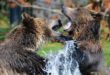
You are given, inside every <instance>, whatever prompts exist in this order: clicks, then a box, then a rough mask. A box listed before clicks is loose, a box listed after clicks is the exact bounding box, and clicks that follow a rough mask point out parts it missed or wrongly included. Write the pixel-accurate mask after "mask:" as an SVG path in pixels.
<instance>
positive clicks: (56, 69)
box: [46, 41, 81, 75]
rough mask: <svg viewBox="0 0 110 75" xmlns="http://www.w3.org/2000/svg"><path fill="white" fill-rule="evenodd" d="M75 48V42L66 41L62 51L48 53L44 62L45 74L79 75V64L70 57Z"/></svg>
mask: <svg viewBox="0 0 110 75" xmlns="http://www.w3.org/2000/svg"><path fill="white" fill-rule="evenodd" d="M75 50H76V49H75V42H74V41H67V42H66V45H65V47H64V49H63V50H62V51H59V52H58V54H54V55H53V54H50V55H49V56H48V62H47V64H46V72H47V75H81V74H80V71H79V65H78V63H77V61H76V60H75V59H74V58H73V57H72V54H73V53H74V51H75Z"/></svg>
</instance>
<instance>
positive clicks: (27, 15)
mask: <svg viewBox="0 0 110 75" xmlns="http://www.w3.org/2000/svg"><path fill="white" fill-rule="evenodd" d="M30 18H31V16H30V15H29V14H27V13H23V14H22V19H23V20H24V19H26V20H28V19H30Z"/></svg>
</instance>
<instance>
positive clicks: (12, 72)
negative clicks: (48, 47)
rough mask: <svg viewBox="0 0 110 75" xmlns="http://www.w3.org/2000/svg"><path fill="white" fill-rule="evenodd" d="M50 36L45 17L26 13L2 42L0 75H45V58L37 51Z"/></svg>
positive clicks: (0, 47)
mask: <svg viewBox="0 0 110 75" xmlns="http://www.w3.org/2000/svg"><path fill="white" fill-rule="evenodd" d="M50 36H51V31H50V29H49V28H48V27H47V25H46V22H45V21H44V20H43V19H40V18H30V17H29V16H27V15H25V18H24V19H23V22H22V25H20V26H17V27H16V28H14V29H13V30H12V31H11V32H10V33H9V34H8V36H7V39H5V41H4V42H2V43H1V44H0V75H45V71H44V68H45V59H44V58H43V57H40V56H39V55H37V54H36V52H35V51H36V50H39V47H40V46H41V45H42V44H43V42H45V40H47V39H48V38H49V37H50Z"/></svg>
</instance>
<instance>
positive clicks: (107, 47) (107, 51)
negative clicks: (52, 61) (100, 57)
mask: <svg viewBox="0 0 110 75" xmlns="http://www.w3.org/2000/svg"><path fill="white" fill-rule="evenodd" d="M102 43H103V44H102V45H103V52H104V59H105V62H106V64H107V65H108V66H109V67H110V41H106V40H103V41H102Z"/></svg>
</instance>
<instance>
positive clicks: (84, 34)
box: [62, 6, 109, 75]
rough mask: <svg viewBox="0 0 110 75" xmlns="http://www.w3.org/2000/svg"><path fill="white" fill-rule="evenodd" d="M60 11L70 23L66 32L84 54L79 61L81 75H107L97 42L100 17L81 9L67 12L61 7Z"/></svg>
mask: <svg viewBox="0 0 110 75" xmlns="http://www.w3.org/2000/svg"><path fill="white" fill-rule="evenodd" d="M62 11H63V13H64V15H66V16H67V17H68V19H69V20H70V22H71V23H69V24H71V25H68V27H67V28H66V31H68V32H69V33H70V36H72V37H73V38H74V39H75V40H76V41H77V42H78V47H79V49H80V50H81V51H82V52H83V53H84V57H83V59H82V60H81V61H79V68H80V71H81V73H82V75H99V74H100V75H109V70H108V69H107V68H106V67H105V65H104V59H103V52H102V48H101V45H100V42H99V41H100V40H99V38H100V36H99V35H100V32H99V30H100V20H101V15H100V14H94V15H93V14H92V15H91V12H90V11H88V10H87V9H85V8H83V7H78V8H74V9H71V10H68V9H67V8H64V6H63V7H62ZM76 60H78V59H76Z"/></svg>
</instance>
